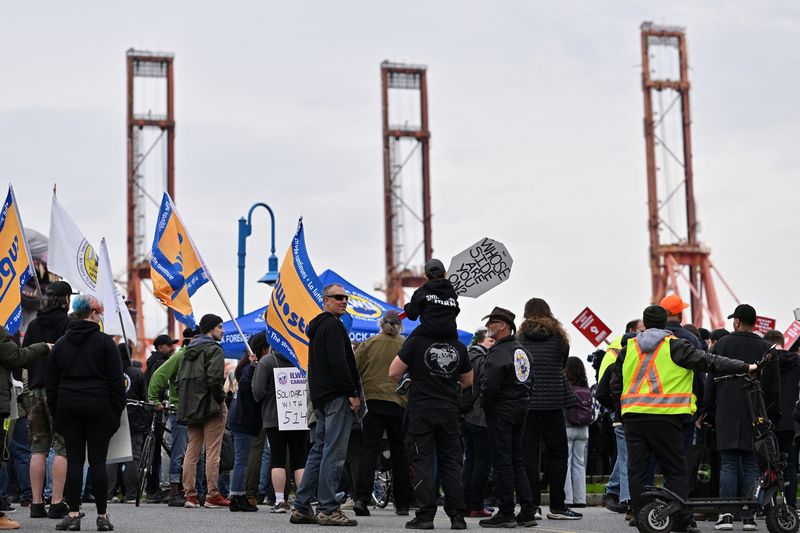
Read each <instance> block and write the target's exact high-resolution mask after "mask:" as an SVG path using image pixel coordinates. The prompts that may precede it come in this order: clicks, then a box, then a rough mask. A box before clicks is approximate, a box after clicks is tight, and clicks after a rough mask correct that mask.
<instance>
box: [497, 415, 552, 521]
mask: <svg viewBox="0 0 800 533" xmlns="http://www.w3.org/2000/svg"><path fill="white" fill-rule="evenodd" d="M497 407H499V408H494V409H492V410H487V411H486V424H487V425H488V427H489V441H490V446H489V447H490V449H491V453H492V467H493V468H494V487H495V494H496V495H497V501H498V509H499V513H500V514H502V515H503V516H507V517H512V516H514V506H515V500H514V490H516V492H517V498H518V499H519V503H520V507H521V510H522V512H523V513H532V512H533V510H534V508H535V507H536V506H535V505H533V493H532V492H531V486H530V484H529V483H528V476H527V474H526V472H525V461H524V459H523V456H522V440H523V435H524V432H525V422H526V418H527V417H528V406H527V405H525V404H524V403H523V402H520V404H519V405H516V406H515V405H514V404H512V403H509V405H504V406H497ZM562 417H563V415H562ZM562 419H563V418H562ZM551 493H552V489H551ZM561 493H562V497H561V502H562V503H563V501H564V497H563V493H564V484H563V483H562V484H561ZM562 507H563V505H562Z"/></svg>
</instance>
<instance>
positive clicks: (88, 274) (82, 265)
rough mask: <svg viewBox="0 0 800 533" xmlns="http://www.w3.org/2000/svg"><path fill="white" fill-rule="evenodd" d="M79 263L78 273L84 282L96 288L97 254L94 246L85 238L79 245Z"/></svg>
mask: <svg viewBox="0 0 800 533" xmlns="http://www.w3.org/2000/svg"><path fill="white" fill-rule="evenodd" d="M77 263H78V273H79V274H80V275H81V278H82V279H83V281H84V283H86V284H87V285H88V286H89V287H90V288H92V289H94V288H95V286H96V285H97V263H98V261H97V254H96V253H94V248H92V245H91V244H89V241H87V240H86V239H83V241H81V245H80V246H79V247H78V257H77Z"/></svg>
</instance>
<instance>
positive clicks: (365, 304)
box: [347, 294, 384, 320]
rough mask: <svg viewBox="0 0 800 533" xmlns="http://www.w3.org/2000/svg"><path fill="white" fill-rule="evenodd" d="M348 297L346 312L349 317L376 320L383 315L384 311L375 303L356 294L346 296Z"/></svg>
mask: <svg viewBox="0 0 800 533" xmlns="http://www.w3.org/2000/svg"><path fill="white" fill-rule="evenodd" d="M348 296H349V297H350V298H349V301H348V302H347V312H348V313H350V314H351V315H353V316H355V317H358V318H368V319H371V320H377V319H379V318H380V317H381V316H382V315H383V312H384V309H383V308H381V307H380V306H378V305H377V304H376V303H374V302H371V301H370V300H367V299H366V298H364V297H363V296H358V295H356V294H348Z"/></svg>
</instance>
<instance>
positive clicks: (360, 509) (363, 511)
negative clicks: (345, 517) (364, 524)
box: [353, 501, 370, 516]
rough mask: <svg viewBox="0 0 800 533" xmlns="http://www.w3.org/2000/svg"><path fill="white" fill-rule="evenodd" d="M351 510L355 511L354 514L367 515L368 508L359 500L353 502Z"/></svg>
mask: <svg viewBox="0 0 800 533" xmlns="http://www.w3.org/2000/svg"><path fill="white" fill-rule="evenodd" d="M353 512H355V513H356V516H369V515H370V513H369V509H367V504H366V503H364V502H361V501H357V502H355V503H354V504H353Z"/></svg>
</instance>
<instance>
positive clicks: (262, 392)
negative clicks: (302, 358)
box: [252, 351, 294, 429]
mask: <svg viewBox="0 0 800 533" xmlns="http://www.w3.org/2000/svg"><path fill="white" fill-rule="evenodd" d="M288 367H294V365H293V364H292V363H290V362H289V361H287V360H285V359H284V358H283V357H280V356H279V355H277V354H276V353H275V352H273V351H270V353H268V354H267V355H265V356H264V357H262V358H261V359H260V360H259V361H258V364H257V365H256V371H255V373H254V374H253V382H252V387H253V399H254V400H255V401H257V402H259V403H260V404H261V421H262V423H263V427H264V428H267V429H269V428H276V427H278V404H277V401H276V400H275V377H274V376H275V373H274V370H275V368H288Z"/></svg>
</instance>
